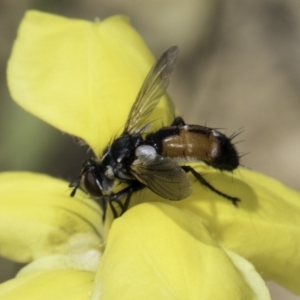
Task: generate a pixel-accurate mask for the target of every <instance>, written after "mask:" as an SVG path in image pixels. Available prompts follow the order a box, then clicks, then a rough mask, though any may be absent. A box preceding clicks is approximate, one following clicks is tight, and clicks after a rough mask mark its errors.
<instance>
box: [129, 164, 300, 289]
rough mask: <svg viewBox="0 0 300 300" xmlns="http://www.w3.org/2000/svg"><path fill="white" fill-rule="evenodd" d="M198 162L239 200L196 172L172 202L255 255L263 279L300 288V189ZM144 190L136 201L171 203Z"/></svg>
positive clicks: (241, 252) (231, 245)
mask: <svg viewBox="0 0 300 300" xmlns="http://www.w3.org/2000/svg"><path fill="white" fill-rule="evenodd" d="M194 168H195V169H196V170H197V171H198V172H199V173H202V174H205V175H204V176H205V179H206V180H208V182H209V183H211V184H212V185H213V186H214V187H215V188H217V189H219V190H220V191H222V192H224V193H226V194H228V195H231V196H236V197H239V198H240V199H241V202H240V203H239V206H238V207H237V208H236V207H235V206H233V205H232V203H231V202H230V201H227V200H226V199H225V198H223V197H220V196H218V195H217V194H216V193H214V192H212V191H210V190H209V189H207V188H205V187H203V186H201V184H199V183H198V182H197V181H196V180H195V179H193V177H192V176H191V180H193V181H194V182H195V183H194V184H193V194H192V195H191V196H190V197H189V198H187V199H185V200H182V201H178V202H175V201H173V202H172V204H173V205H175V206H177V207H179V208H180V209H182V210H188V211H190V212H192V213H193V214H196V215H198V216H199V217H201V219H202V220H203V222H204V224H205V225H206V226H207V228H209V230H210V232H211V233H212V234H213V235H214V237H215V238H216V239H217V240H218V242H219V243H220V244H221V245H223V246H224V247H226V248H228V249H231V250H232V251H234V252H235V253H238V254H239V255H241V256H242V257H245V258H246V259H248V260H249V261H251V263H253V265H254V266H255V268H256V269H257V270H258V272H259V273H261V274H262V276H263V277H264V279H265V280H273V281H275V282H278V283H279V284H281V285H283V286H285V287H286V288H287V289H289V290H291V291H292V292H294V293H296V294H300V277H299V270H300V251H298V250H299V249H300V194H299V193H298V192H296V191H294V190H292V189H290V188H288V187H286V186H284V185H283V184H282V183H280V182H279V181H277V180H274V179H272V178H270V177H267V176H264V175H262V174H259V173H257V172H253V171H249V170H246V169H243V168H239V170H238V171H237V172H235V173H233V174H230V173H228V174H226V173H224V172H223V173H221V172H218V171H216V170H214V169H212V168H209V167H206V166H204V165H201V164H198V165H196V164H195V165H194ZM143 193H146V191H142V192H141V193H140V194H138V193H137V194H136V198H135V197H134V198H133V201H132V205H135V204H136V202H135V201H136V199H147V200H146V201H147V202H149V201H160V202H161V201H163V202H165V203H168V200H163V199H162V198H160V197H159V196H157V195H155V194H153V193H152V195H151V196H150V195H148V197H147V198H146V197H144V196H143ZM148 193H150V192H148ZM144 195H145V194H144ZM139 202H140V200H139Z"/></svg>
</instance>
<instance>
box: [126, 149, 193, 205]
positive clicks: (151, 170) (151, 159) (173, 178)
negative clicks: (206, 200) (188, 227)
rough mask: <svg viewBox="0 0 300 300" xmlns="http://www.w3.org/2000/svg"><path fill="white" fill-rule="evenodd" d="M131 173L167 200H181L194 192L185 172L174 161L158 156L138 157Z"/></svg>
mask: <svg viewBox="0 0 300 300" xmlns="http://www.w3.org/2000/svg"><path fill="white" fill-rule="evenodd" d="M141 147H143V146H141ZM146 147H148V146H146ZM131 173H132V175H133V176H134V177H135V178H136V179H137V180H138V181H140V182H141V183H143V184H144V185H145V186H147V187H148V188H149V189H150V190H151V191H152V192H154V193H156V194H158V195H159V196H161V197H163V198H165V199H169V200H181V199H184V198H186V197H188V196H189V195H190V194H191V192H192V191H191V188H190V187H191V183H190V180H189V178H188V176H187V175H186V173H185V171H184V170H183V169H182V168H181V167H180V166H179V165H177V163H176V162H175V161H173V160H172V159H170V158H166V157H162V156H160V155H158V154H150V155H145V154H143V155H140V156H138V158H137V159H136V160H135V161H134V162H133V163H132V165H131Z"/></svg>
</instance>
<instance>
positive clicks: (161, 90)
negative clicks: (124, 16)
mask: <svg viewBox="0 0 300 300" xmlns="http://www.w3.org/2000/svg"><path fill="white" fill-rule="evenodd" d="M177 54H178V47H177V46H173V47H170V48H169V49H168V50H167V51H166V52H164V53H163V55H162V56H161V57H160V58H159V59H158V61H157V62H156V64H155V65H154V66H153V67H152V69H151V70H150V72H149V74H148V75H147V77H146V79H145V81H144V83H143V85H142V88H141V90H140V92H139V94H138V96H137V98H136V100H135V102H134V104H133V106H132V108H131V111H130V113H129V116H128V119H127V122H126V125H125V129H124V134H125V133H129V134H133V133H136V132H137V131H139V130H140V129H141V128H142V127H143V126H145V122H144V120H145V119H146V118H147V117H148V116H149V115H150V114H151V113H152V111H153V110H154V108H155V107H156V105H157V104H158V102H159V99H160V98H161V97H162V96H163V95H164V94H165V92H166V89H167V87H168V85H169V82H170V77H171V74H172V72H173V69H174V65H175V61H176V57H177Z"/></svg>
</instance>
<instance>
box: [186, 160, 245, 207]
mask: <svg viewBox="0 0 300 300" xmlns="http://www.w3.org/2000/svg"><path fill="white" fill-rule="evenodd" d="M182 168H183V169H184V171H185V172H191V173H192V174H193V175H194V176H195V177H196V178H197V180H198V181H199V182H200V183H201V184H203V185H204V186H206V187H207V188H209V189H210V190H211V191H213V192H214V193H216V194H218V195H220V196H222V197H223V198H225V199H227V200H229V201H231V202H232V204H233V205H234V206H238V202H240V201H241V200H240V199H239V198H237V197H232V196H229V195H227V194H224V193H222V192H220V191H219V190H217V189H216V188H214V187H213V186H212V185H211V184H210V183H209V182H208V181H206V180H205V179H204V177H203V176H202V175H200V174H199V173H198V172H196V171H195V170H194V169H193V168H192V167H191V166H182Z"/></svg>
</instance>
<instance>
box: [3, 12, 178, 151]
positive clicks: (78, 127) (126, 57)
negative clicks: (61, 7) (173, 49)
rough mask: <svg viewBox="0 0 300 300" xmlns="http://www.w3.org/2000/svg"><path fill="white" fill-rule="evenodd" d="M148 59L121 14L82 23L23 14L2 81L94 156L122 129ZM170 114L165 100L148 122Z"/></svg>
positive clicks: (168, 117) (149, 62)
mask: <svg viewBox="0 0 300 300" xmlns="http://www.w3.org/2000/svg"><path fill="white" fill-rule="evenodd" d="M153 63H154V58H153V56H152V54H151V53H150V51H149V49H148V48H147V47H146V45H145V43H144V41H143V40H142V38H141V37H140V36H139V35H138V34H137V32H136V31H135V30H134V29H133V28H132V27H131V26H130V24H129V22H128V20H127V19H126V18H125V17H122V16H115V17H111V18H108V19H106V20H104V21H101V22H100V21H95V22H88V21H83V20H71V19H68V18H63V17H58V16H55V15H51V14H47V13H41V12H37V11H29V12H27V13H26V15H25V17H24V19H23V21H22V23H21V25H20V28H19V32H18V38H17V40H16V42H15V44H14V47H13V51H12V55H11V58H10V60H9V63H8V71H7V75H8V85H9V88H10V91H11V94H12V97H13V99H14V100H15V101H16V102H18V104H20V105H21V106H22V107H23V108H25V109H26V110H28V111H29V112H31V113H32V114H34V115H36V116H38V117H40V118H42V119H43V120H45V121H46V122H48V123H50V124H51V125H53V126H55V127H57V128H59V129H61V130H62V131H65V132H67V133H70V134H73V135H75V136H78V137H80V138H82V139H84V140H85V141H86V142H87V143H88V144H89V145H90V146H91V147H92V148H93V150H94V152H95V153H96V154H98V155H99V154H100V152H101V151H102V150H103V148H104V147H105V146H106V145H107V144H108V143H109V141H110V140H111V138H112V136H115V135H116V134H117V133H121V130H122V129H123V127H124V125H125V122H126V119H127V117H128V114H129V111H130V108H131V105H132V103H133V102H134V100H135V98H136V96H137V94H138V92H139V89H140V88H141V85H142V82H143V80H144V79H145V77H146V75H147V73H148V71H149V70H150V68H151V66H152V64H153ZM173 117H174V113H173V111H172V107H171V104H170V103H169V100H168V98H167V97H163V99H162V100H161V101H160V103H159V105H158V107H157V109H156V113H155V117H152V119H153V118H154V119H155V121H156V124H157V126H161V124H162V123H165V124H170V123H171V121H172V118H173ZM154 127H155V126H154Z"/></svg>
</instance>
